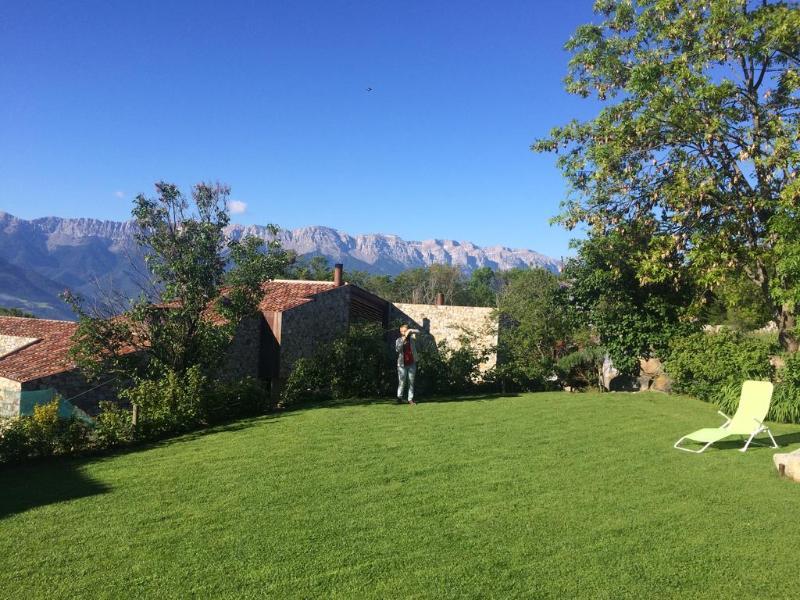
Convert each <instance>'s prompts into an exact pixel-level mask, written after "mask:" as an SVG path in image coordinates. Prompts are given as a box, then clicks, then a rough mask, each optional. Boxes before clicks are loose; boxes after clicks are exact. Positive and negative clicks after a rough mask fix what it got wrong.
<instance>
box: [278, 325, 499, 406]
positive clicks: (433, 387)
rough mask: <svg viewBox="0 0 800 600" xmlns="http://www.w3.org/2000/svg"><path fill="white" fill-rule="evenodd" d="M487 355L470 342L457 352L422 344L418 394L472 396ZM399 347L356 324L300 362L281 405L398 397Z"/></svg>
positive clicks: (375, 328) (425, 339) (422, 339)
mask: <svg viewBox="0 0 800 600" xmlns="http://www.w3.org/2000/svg"><path fill="white" fill-rule="evenodd" d="M485 360H486V353H484V352H478V351H477V350H475V349H474V348H473V347H472V346H470V345H469V344H468V343H467V341H466V340H463V341H462V345H461V347H459V348H457V349H451V348H448V347H447V346H446V345H445V344H444V343H443V342H442V343H439V344H438V345H434V344H433V343H432V340H431V338H429V337H427V336H424V335H423V336H420V339H418V340H417V377H416V383H415V393H416V394H417V396H434V395H440V394H451V393H466V392H471V391H475V390H476V389H478V388H479V387H480V386H481V385H483V384H482V382H481V381H480V378H479V375H480V370H479V367H480V365H481V364H482V363H483V362H485ZM395 361H396V355H395V353H394V348H393V344H391V343H390V342H389V341H388V340H387V339H386V336H385V335H384V332H383V331H382V329H381V328H380V327H379V326H377V325H374V324H363V325H356V326H353V327H351V328H350V331H348V333H347V334H345V335H344V336H342V337H341V338H339V339H337V340H334V342H332V343H331V344H328V345H325V346H323V347H321V348H320V349H319V351H318V352H317V353H316V354H315V355H314V357H313V358H301V359H299V360H298V361H297V362H295V364H294V366H293V368H292V372H291V373H290V374H289V377H288V378H287V380H286V382H285V383H284V386H283V390H282V393H281V403H282V404H283V405H284V406H291V405H295V404H297V403H299V402H302V401H319V400H326V399H334V400H340V399H346V398H377V397H382V396H383V397H385V396H389V395H393V393H394V389H395V387H396V386H397V366H396V364H397V363H396V362H395Z"/></svg>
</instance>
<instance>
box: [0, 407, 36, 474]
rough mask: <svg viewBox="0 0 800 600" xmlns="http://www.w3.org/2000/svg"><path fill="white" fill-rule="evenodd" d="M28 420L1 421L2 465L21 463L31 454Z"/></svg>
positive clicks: (11, 419)
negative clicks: (26, 422) (26, 425)
mask: <svg viewBox="0 0 800 600" xmlns="http://www.w3.org/2000/svg"><path fill="white" fill-rule="evenodd" d="M26 418H27V417H13V418H10V419H0V463H15V462H19V461H21V460H23V459H24V458H27V456H28V455H29V454H30V444H29V443H28V432H27V428H26V427H25V421H24V419H26Z"/></svg>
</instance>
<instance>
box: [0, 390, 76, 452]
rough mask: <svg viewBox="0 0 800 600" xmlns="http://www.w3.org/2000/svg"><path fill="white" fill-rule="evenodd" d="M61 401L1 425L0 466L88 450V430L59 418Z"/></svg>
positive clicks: (3, 422) (71, 419)
mask: <svg viewBox="0 0 800 600" xmlns="http://www.w3.org/2000/svg"><path fill="white" fill-rule="evenodd" d="M59 403H60V400H59V399H58V398H56V399H54V400H53V401H52V402H49V403H48V404H41V405H37V406H35V407H34V408H33V415H32V416H29V417H27V416H26V417H14V418H12V419H4V420H3V421H2V423H0V463H13V462H20V461H22V460H24V459H26V458H31V457H47V456H56V455H62V454H74V453H78V452H83V451H85V450H87V449H88V448H89V446H90V436H91V428H90V426H89V425H87V424H86V423H84V422H83V421H81V420H79V419H76V418H74V417H70V418H68V419H62V418H60V417H59V416H58V406H59Z"/></svg>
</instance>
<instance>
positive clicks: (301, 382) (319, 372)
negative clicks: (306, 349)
mask: <svg viewBox="0 0 800 600" xmlns="http://www.w3.org/2000/svg"><path fill="white" fill-rule="evenodd" d="M327 398H330V373H329V369H328V366H327V365H326V364H324V361H322V360H320V359H319V358H318V357H313V358H300V359H298V360H297V361H295V363H294V365H293V367H292V372H291V373H290V374H289V377H287V379H286V381H285V382H284V384H283V389H282V390H281V404H282V405H283V406H294V405H297V404H299V403H300V402H303V401H314V400H322V399H327Z"/></svg>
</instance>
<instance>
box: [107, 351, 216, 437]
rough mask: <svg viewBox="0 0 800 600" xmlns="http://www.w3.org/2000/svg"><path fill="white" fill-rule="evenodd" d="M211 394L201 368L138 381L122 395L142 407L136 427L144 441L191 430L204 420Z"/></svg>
mask: <svg viewBox="0 0 800 600" xmlns="http://www.w3.org/2000/svg"><path fill="white" fill-rule="evenodd" d="M208 393H210V386H209V383H208V379H207V378H206V376H205V375H203V374H202V372H201V371H200V368H199V367H196V366H195V367H190V368H189V369H187V370H186V371H185V372H184V373H176V372H175V371H167V372H166V373H165V374H164V375H163V376H162V377H161V378H159V379H144V380H139V381H138V382H136V384H135V385H134V386H133V387H130V388H127V389H125V390H123V391H122V392H120V396H121V397H122V398H124V399H125V400H127V401H128V402H130V403H131V404H136V405H137V406H138V407H139V423H138V424H137V428H138V429H139V431H140V432H141V435H142V436H143V437H145V438H155V437H161V436H164V435H166V434H170V433H181V432H185V431H190V430H192V429H195V428H196V427H198V426H200V425H202V424H203V423H204V421H205V419H204V417H205V415H204V411H203V402H204V397H205V395H206V394H208Z"/></svg>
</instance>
